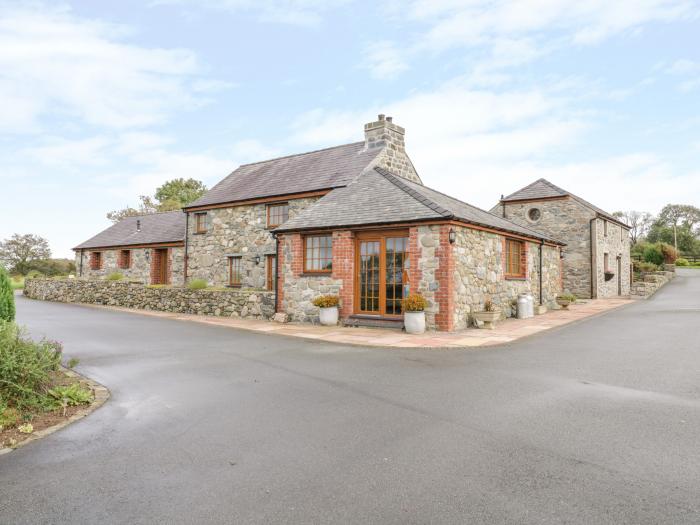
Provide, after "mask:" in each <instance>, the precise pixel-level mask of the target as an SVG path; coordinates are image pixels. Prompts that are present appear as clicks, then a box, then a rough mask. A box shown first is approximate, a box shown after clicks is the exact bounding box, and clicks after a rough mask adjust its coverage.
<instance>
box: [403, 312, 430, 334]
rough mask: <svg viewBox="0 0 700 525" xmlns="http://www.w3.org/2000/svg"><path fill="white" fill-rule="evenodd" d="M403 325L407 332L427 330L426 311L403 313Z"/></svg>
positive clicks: (414, 332) (415, 332) (418, 332)
mask: <svg viewBox="0 0 700 525" xmlns="http://www.w3.org/2000/svg"><path fill="white" fill-rule="evenodd" d="M403 326H404V328H405V329H406V333H407V334H422V333H424V332H425V312H406V313H404V314H403Z"/></svg>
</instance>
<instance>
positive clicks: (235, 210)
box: [187, 197, 318, 288]
mask: <svg viewBox="0 0 700 525" xmlns="http://www.w3.org/2000/svg"><path fill="white" fill-rule="evenodd" d="M317 200H318V197H312V198H303V199H293V200H289V201H286V202H288V204H289V217H290V218H292V217H294V216H295V215H297V214H298V213H299V212H301V211H302V210H303V209H305V208H307V207H308V206H310V205H311V204H313V203H314V202H316V201H317ZM283 202H285V201H283ZM207 223H208V228H207V232H206V233H195V220H194V213H190V220H189V226H188V230H189V231H188V232H187V235H188V242H189V245H188V248H187V253H188V261H187V275H188V280H192V279H204V280H206V281H207V282H208V283H209V284H210V285H212V286H225V285H227V284H228V279H229V275H228V257H229V256H240V257H241V270H242V279H241V287H242V288H265V285H266V268H265V265H266V264H267V261H266V259H265V255H271V254H274V253H275V251H276V246H275V239H274V237H273V236H272V233H271V232H270V230H269V229H268V228H267V205H266V204H253V205H245V206H232V207H230V208H216V209H212V210H208V211H207ZM256 256H259V257H260V263H258V264H255V257H256Z"/></svg>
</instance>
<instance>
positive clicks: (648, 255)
mask: <svg viewBox="0 0 700 525" xmlns="http://www.w3.org/2000/svg"><path fill="white" fill-rule="evenodd" d="M644 261H645V262H648V263H653V264H655V265H657V266H659V265H662V264H663V263H664V253H663V252H662V251H661V246H660V245H659V244H650V245H649V246H647V247H646V248H644Z"/></svg>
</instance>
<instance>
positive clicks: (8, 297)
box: [0, 268, 15, 322]
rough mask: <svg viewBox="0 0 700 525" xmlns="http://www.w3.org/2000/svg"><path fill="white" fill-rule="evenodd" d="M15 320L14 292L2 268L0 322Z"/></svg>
mask: <svg viewBox="0 0 700 525" xmlns="http://www.w3.org/2000/svg"><path fill="white" fill-rule="evenodd" d="M14 320H15V291H14V289H13V287H12V283H11V282H10V278H9V277H8V276H7V272H6V271H5V270H4V268H0V322H1V321H6V322H7V321H14Z"/></svg>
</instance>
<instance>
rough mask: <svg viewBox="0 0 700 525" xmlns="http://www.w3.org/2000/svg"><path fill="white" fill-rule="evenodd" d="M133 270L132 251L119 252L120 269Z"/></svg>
mask: <svg viewBox="0 0 700 525" xmlns="http://www.w3.org/2000/svg"><path fill="white" fill-rule="evenodd" d="M130 268H131V250H119V269H120V270H128V269H130Z"/></svg>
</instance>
